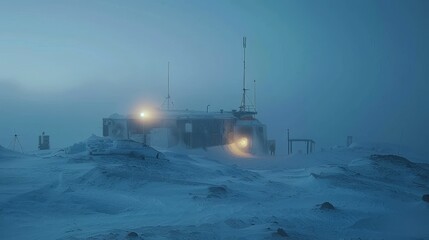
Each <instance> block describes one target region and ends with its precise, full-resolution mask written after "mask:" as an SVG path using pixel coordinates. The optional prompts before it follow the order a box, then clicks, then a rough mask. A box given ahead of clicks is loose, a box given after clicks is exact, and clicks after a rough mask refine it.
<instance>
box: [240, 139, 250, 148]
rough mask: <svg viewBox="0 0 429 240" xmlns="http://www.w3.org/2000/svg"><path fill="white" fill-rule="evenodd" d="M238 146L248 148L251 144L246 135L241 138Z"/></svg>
mask: <svg viewBox="0 0 429 240" xmlns="http://www.w3.org/2000/svg"><path fill="white" fill-rule="evenodd" d="M238 146H239V147H241V148H247V146H249V140H248V139H247V138H245V137H243V138H241V139H240V140H239V141H238Z"/></svg>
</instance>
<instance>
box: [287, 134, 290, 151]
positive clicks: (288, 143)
mask: <svg viewBox="0 0 429 240" xmlns="http://www.w3.org/2000/svg"><path fill="white" fill-rule="evenodd" d="M289 148H290V141H289V128H288V129H287V155H289V154H290V150H289Z"/></svg>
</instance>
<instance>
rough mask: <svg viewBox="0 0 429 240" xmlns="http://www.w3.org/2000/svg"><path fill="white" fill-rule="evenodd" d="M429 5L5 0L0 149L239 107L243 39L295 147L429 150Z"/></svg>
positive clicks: (0, 14) (262, 96) (254, 74)
mask: <svg viewBox="0 0 429 240" xmlns="http://www.w3.org/2000/svg"><path fill="white" fill-rule="evenodd" d="M428 12H429V2H428V1H424V0H422V1H373V0H371V1H340V0H339V1H1V2H0V56H1V57H0V114H1V118H0V124H1V127H0V145H2V146H5V147H7V146H8V145H9V143H10V141H11V140H12V136H13V133H14V132H17V133H18V134H19V135H20V140H21V142H22V144H23V147H24V150H34V149H36V148H37V136H38V134H40V133H41V132H42V131H46V132H47V133H48V134H49V135H51V145H52V147H64V146H68V145H70V144H72V143H74V142H77V141H80V140H83V139H85V138H86V137H88V136H89V135H91V134H92V133H94V134H97V135H101V134H102V132H101V129H102V122H101V119H102V118H103V117H107V116H109V115H110V114H112V113H116V112H117V113H124V114H125V113H130V112H132V111H135V110H136V109H138V108H139V107H140V106H144V105H146V104H147V103H150V104H151V105H155V106H161V104H162V103H163V101H164V98H165V97H166V94H167V93H166V91H167V63H168V62H170V64H171V65H170V80H171V97H172V100H173V102H174V108H175V109H186V108H188V109H194V110H205V109H206V105H207V104H210V105H211V107H210V110H212V111H215V110H219V109H225V110H231V109H237V108H238V106H239V105H240V100H241V88H242V74H243V73H242V60H243V49H242V37H243V36H247V49H246V59H247V61H246V65H247V72H246V76H247V80H248V81H247V83H248V87H249V88H250V89H251V90H252V91H249V98H250V99H253V80H256V82H257V90H256V105H257V110H258V112H259V114H258V118H259V119H260V120H261V121H262V122H263V123H265V124H266V125H267V128H268V137H269V138H270V139H276V140H277V141H278V148H279V151H282V149H281V148H282V147H284V148H286V144H285V142H284V140H285V136H286V129H287V128H290V129H291V131H292V135H293V137H305V138H313V139H314V140H315V141H316V143H317V146H318V148H320V147H329V146H332V145H344V144H345V141H346V136H348V135H352V136H353V137H354V138H355V139H356V141H371V142H387V143H393V144H401V145H405V146H409V147H415V148H416V149H417V150H419V151H426V148H427V143H428V142H429V130H428V127H427V123H428V122H429V107H428V106H427V103H428V102H429V96H428V90H429V79H428V77H429V67H428V63H429V30H428V29H429V27H428V26H429V15H428V14H427V13H428Z"/></svg>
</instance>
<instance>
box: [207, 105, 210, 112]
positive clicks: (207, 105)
mask: <svg viewBox="0 0 429 240" xmlns="http://www.w3.org/2000/svg"><path fill="white" fill-rule="evenodd" d="M209 107H210V104H209V105H207V112H209Z"/></svg>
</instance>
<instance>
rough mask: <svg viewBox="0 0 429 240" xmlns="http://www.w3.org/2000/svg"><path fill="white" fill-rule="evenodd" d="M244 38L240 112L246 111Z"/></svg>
mask: <svg viewBox="0 0 429 240" xmlns="http://www.w3.org/2000/svg"><path fill="white" fill-rule="evenodd" d="M246 90H247V89H246V37H243V99H242V100H241V106H240V110H241V111H246Z"/></svg>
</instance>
